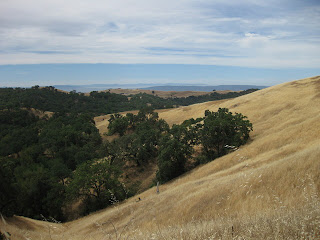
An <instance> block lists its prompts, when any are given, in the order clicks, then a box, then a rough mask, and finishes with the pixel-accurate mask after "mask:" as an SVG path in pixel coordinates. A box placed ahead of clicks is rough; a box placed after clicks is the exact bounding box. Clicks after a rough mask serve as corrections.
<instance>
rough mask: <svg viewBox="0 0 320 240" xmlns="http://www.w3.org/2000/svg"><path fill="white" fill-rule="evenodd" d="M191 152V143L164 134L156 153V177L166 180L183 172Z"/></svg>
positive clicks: (162, 181) (159, 179)
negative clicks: (157, 153)
mask: <svg viewBox="0 0 320 240" xmlns="http://www.w3.org/2000/svg"><path fill="white" fill-rule="evenodd" d="M191 154H192V147H191V145H188V144H185V143H183V142H181V141H179V139H178V138H175V137H173V136H172V135H170V134H167V135H165V136H164V137H163V138H162V140H161V143H160V148H159V155H158V168H159V169H158V171H157V175H156V176H157V179H158V181H160V182H161V183H164V182H167V181H169V180H171V179H173V178H175V177H178V176H180V175H181V174H183V173H184V172H185V164H186V162H187V160H188V158H190V156H191Z"/></svg>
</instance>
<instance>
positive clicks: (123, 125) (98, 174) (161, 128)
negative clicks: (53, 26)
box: [0, 86, 252, 221]
mask: <svg viewBox="0 0 320 240" xmlns="http://www.w3.org/2000/svg"><path fill="white" fill-rule="evenodd" d="M150 96H151V95H146V94H142V95H136V96H133V97H132V98H131V100H130V102H132V103H133V105H130V104H129V105H128V102H129V100H128V98H127V97H125V96H122V95H117V94H115V95H114V94H110V93H98V92H91V93H90V96H89V97H88V96H84V95H83V94H78V93H75V92H71V93H69V94H66V93H62V92H59V91H57V90H56V89H54V88H53V87H47V88H41V89H40V88H39V87H37V86H36V87H33V88H31V89H9V88H8V89H0V179H1V181H0V192H1V194H0V212H1V213H2V214H5V215H11V214H18V215H23V216H27V217H32V218H37V219H39V218H40V219H41V215H44V216H51V217H53V218H55V219H57V220H60V221H63V220H66V218H67V215H68V214H69V213H66V209H68V206H69V205H70V204H72V203H73V201H79V200H81V201H82V203H83V208H82V212H81V213H80V214H87V213H89V212H91V211H95V210H98V209H101V208H104V207H106V206H108V205H110V204H112V203H114V202H115V201H121V200H123V199H125V198H126V197H129V196H132V195H133V194H135V190H134V189H133V188H134V183H133V184H132V185H131V186H130V185H128V186H127V187H126V186H125V185H124V184H123V182H124V179H125V177H124V175H123V171H122V169H123V166H124V164H126V163H127V162H128V161H130V162H132V163H134V164H136V166H138V167H144V165H145V164H146V163H148V162H149V161H157V164H158V169H159V170H158V172H157V181H160V182H161V183H164V182H166V181H169V180H171V179H173V178H175V177H177V176H179V175H181V174H183V173H184V172H186V171H188V170H190V169H191V168H193V167H195V166H196V165H198V164H201V163H205V162H207V161H211V160H213V159H215V158H216V157H219V156H222V155H223V154H226V153H227V152H228V151H229V149H228V148H226V147H225V146H226V145H232V146H240V145H241V144H244V143H245V142H246V141H247V140H248V138H249V132H250V131H251V130H252V124H251V123H250V122H249V120H247V119H246V117H245V116H243V115H242V114H238V113H236V114H233V113H231V112H229V110H228V109H224V108H222V109H219V110H218V111H217V112H210V111H206V112H205V116H204V117H203V118H198V119H189V120H187V121H185V122H183V123H182V124H180V125H173V126H172V127H171V128H170V127H169V125H168V124H167V123H166V122H165V121H164V120H162V119H159V116H158V114H157V113H156V112H154V111H153V109H152V107H149V108H148V107H145V106H146V105H147V103H150V102H151V105H153V106H157V108H161V106H163V107H168V106H169V103H170V102H169V101H173V100H174V99H169V100H163V99H160V98H159V99H158V98H157V97H155V96H151V97H150ZM160 100H161V101H163V102H162V103H161V104H162V105H161V104H159V105H157V101H159V102H160ZM175 100H176V101H177V99H175ZM152 101H154V102H152ZM173 103H174V104H176V103H177V102H171V103H170V104H173ZM179 104H182V102H181V103H179ZM137 106H139V107H144V108H143V109H142V110H140V111H139V113H138V114H136V115H134V114H130V113H128V114H126V115H125V116H123V115H120V114H113V115H112V116H111V118H110V120H109V126H108V128H109V134H111V135H113V134H118V135H119V138H116V139H115V140H113V141H112V142H103V141H102V139H101V136H100V135H99V132H98V130H97V128H96V127H95V124H94V121H93V115H96V114H99V113H107V112H108V111H119V110H124V109H125V110H129V109H131V108H135V107H137ZM22 107H26V108H29V107H33V108H37V109H40V110H45V111H54V112H55V113H54V115H53V116H52V117H50V118H49V117H43V118H39V117H37V116H35V115H34V114H33V113H32V111H28V110H23V109H22ZM122 107H123V108H124V109H123V108H122ZM128 108H129V109H128ZM196 145H198V146H201V149H202V150H201V152H200V153H199V152H198V153H195V152H194V146H196Z"/></svg>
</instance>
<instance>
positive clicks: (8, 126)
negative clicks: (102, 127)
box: [0, 110, 102, 220]
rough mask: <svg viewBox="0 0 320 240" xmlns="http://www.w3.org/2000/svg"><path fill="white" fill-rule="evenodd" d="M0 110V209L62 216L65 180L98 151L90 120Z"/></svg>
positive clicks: (7, 212)
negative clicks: (45, 116) (36, 115)
mask: <svg viewBox="0 0 320 240" xmlns="http://www.w3.org/2000/svg"><path fill="white" fill-rule="evenodd" d="M0 114H1V120H0V129H1V139H0V146H1V151H0V154H1V156H0V178H1V184H0V192H1V194H0V195H1V196H0V211H1V212H2V213H3V214H5V215H11V214H19V215H24V216H28V217H33V218H39V219H40V218H41V217H40V214H43V215H44V216H48V217H49V216H51V217H54V218H55V219H58V220H63V219H64V216H63V212H62V207H63V205H64V204H65V202H66V199H65V188H66V180H67V179H68V178H69V177H70V176H71V173H72V170H74V169H76V167H77V165H79V164H81V163H83V162H86V161H88V160H90V159H93V158H97V157H100V156H101V153H100V149H101V147H102V141H101V137H100V135H99V132H98V130H97V129H96V127H95V125H94V122H93V119H92V118H91V116H89V115H86V114H62V113H60V114H55V115H54V116H53V117H52V118H50V119H39V118H37V117H35V116H34V115H33V114H32V113H31V112H29V111H26V110H3V111H0Z"/></svg>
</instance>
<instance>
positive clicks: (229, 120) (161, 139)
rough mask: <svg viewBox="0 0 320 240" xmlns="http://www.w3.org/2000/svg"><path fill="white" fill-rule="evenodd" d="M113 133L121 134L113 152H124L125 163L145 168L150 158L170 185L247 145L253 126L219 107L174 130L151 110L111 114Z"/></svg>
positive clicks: (110, 129) (158, 173)
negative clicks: (193, 170)
mask: <svg viewBox="0 0 320 240" xmlns="http://www.w3.org/2000/svg"><path fill="white" fill-rule="evenodd" d="M108 128H109V134H111V135H113V134H115V133H117V134H119V136H120V138H118V139H116V140H114V141H113V142H112V143H111V144H113V149H117V150H116V152H121V153H122V158H121V159H122V160H124V161H132V160H134V161H136V163H137V165H141V164H143V163H145V162H146V161H148V160H150V159H156V160H157V163H158V169H159V170H158V172H157V180H158V181H160V182H161V183H164V182H167V181H169V180H171V179H173V178H175V177H177V176H179V175H181V174H183V173H184V172H186V171H187V170H190V169H191V168H193V167H195V166H197V165H198V164H202V163H206V162H208V161H211V160H213V159H215V158H217V157H220V156H222V155H224V154H226V153H228V152H229V151H230V148H228V146H234V147H238V146H240V145H242V144H244V143H246V142H247V140H248V139H249V133H250V131H252V124H251V123H250V121H249V120H247V118H246V117H245V116H243V115H242V114H241V113H235V114H233V113H232V112H229V110H228V109H227V108H219V110H218V111H217V112H210V111H208V110H207V111H205V116H204V117H203V118H197V119H193V118H192V119H189V120H186V121H184V122H183V123H182V124H180V125H173V126H172V127H171V128H170V127H169V125H168V124H167V123H166V122H165V121H164V120H163V119H159V117H158V114H157V113H155V112H153V111H152V110H151V109H145V110H143V111H140V112H139V113H138V114H137V115H133V114H131V113H128V114H126V116H123V115H120V114H114V115H111V118H110V119H109V126H108ZM196 145H199V146H201V149H202V151H201V153H200V154H199V155H198V156H197V157H196V159H195V161H194V162H193V164H191V165H190V164H189V167H188V162H189V163H190V159H192V158H193V156H194V146H196Z"/></svg>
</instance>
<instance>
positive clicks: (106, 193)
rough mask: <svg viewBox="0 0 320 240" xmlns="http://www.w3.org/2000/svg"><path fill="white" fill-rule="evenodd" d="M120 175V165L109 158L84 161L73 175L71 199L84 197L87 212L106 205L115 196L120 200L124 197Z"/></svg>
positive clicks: (68, 192) (69, 194) (70, 185)
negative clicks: (114, 163) (111, 161)
mask: <svg viewBox="0 0 320 240" xmlns="http://www.w3.org/2000/svg"><path fill="white" fill-rule="evenodd" d="M120 175H121V171H120V169H119V167H118V166H116V165H113V164H110V161H109V160H108V159H99V160H92V161H88V162H86V163H83V164H81V165H79V166H78V167H77V169H76V170H75V172H74V173H73V175H72V178H71V181H70V183H69V185H68V188H67V194H68V197H69V199H70V200H73V199H79V198H82V199H83V200H84V202H85V203H86V208H87V209H86V212H89V211H94V210H98V209H101V208H103V207H106V206H108V205H109V204H110V201H111V198H112V197H113V196H115V197H116V198H117V199H118V200H122V199H123V198H124V191H123V188H122V185H121V183H120V181H119V177H120ZM89 203H90V204H89Z"/></svg>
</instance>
